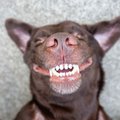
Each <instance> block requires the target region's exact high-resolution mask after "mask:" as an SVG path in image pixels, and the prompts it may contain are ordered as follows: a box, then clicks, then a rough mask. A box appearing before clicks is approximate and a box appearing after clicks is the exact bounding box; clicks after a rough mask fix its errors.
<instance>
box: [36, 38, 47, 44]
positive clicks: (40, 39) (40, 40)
mask: <svg viewBox="0 0 120 120" xmlns="http://www.w3.org/2000/svg"><path fill="white" fill-rule="evenodd" d="M45 39H46V37H37V38H35V41H34V42H35V43H37V42H41V43H42V42H44V41H45Z"/></svg>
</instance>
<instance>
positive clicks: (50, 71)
mask: <svg viewBox="0 0 120 120" xmlns="http://www.w3.org/2000/svg"><path fill="white" fill-rule="evenodd" d="M49 73H50V76H51V77H52V70H51V69H50V70H49Z"/></svg>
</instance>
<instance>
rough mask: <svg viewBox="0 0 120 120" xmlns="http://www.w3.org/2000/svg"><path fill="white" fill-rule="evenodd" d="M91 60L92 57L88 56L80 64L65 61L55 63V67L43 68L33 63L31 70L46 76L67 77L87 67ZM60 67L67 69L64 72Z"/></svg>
mask: <svg viewBox="0 0 120 120" xmlns="http://www.w3.org/2000/svg"><path fill="white" fill-rule="evenodd" d="M92 62H93V60H92V57H89V58H88V59H87V60H85V62H83V63H82V64H80V65H77V64H67V63H66V64H60V65H57V66H55V67H53V68H51V69H44V68H42V67H40V66H39V65H37V64H33V70H34V71H35V72H38V73H40V74H43V75H47V76H50V77H61V78H63V77H64V78H68V77H70V76H71V77H72V76H74V75H75V74H76V73H78V74H79V73H80V72H81V71H83V70H85V69H86V68H88V67H89V66H90V65H91V64H92ZM67 66H68V68H65V67H67ZM70 66H71V67H70ZM62 67H64V68H65V69H66V71H68V72H65V70H63V71H62V69H63V68H62ZM56 69H57V70H56ZM60 70H61V71H60Z"/></svg>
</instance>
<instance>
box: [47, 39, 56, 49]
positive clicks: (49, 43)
mask: <svg viewBox="0 0 120 120" xmlns="http://www.w3.org/2000/svg"><path fill="white" fill-rule="evenodd" d="M57 45H58V40H57V39H56V38H52V39H49V41H48V42H47V47H56V46H57Z"/></svg>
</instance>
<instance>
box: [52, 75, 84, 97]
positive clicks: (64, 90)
mask: <svg viewBox="0 0 120 120" xmlns="http://www.w3.org/2000/svg"><path fill="white" fill-rule="evenodd" d="M81 83H82V80H81V74H78V73H75V74H74V75H71V76H67V77H56V76H52V77H50V87H51V89H52V90H53V91H54V92H56V93H59V94H62V95H65V94H72V93H74V92H76V91H77V90H78V89H79V88H80V86H81Z"/></svg>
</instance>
